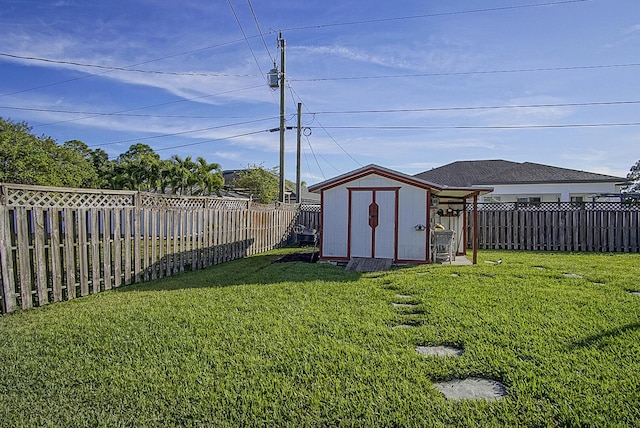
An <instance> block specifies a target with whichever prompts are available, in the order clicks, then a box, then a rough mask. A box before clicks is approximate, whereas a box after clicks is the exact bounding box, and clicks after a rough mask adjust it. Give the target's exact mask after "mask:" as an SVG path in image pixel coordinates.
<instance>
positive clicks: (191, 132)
mask: <svg viewBox="0 0 640 428" xmlns="http://www.w3.org/2000/svg"><path fill="white" fill-rule="evenodd" d="M273 119H274V117H267V118H264V119H256V120H248V121H245V122H237V123H228V124H225V125H218V126H211V127H208V128H200V129H192V130H189V131H180V132H173V133H170V134H160V135H151V136H149V137H139V138H130V139H127V140H120V141H111V142H108V143H98V144H91V145H88V146H87V147H101V146H110V145H113V144H122V143H130V142H133V141H144V140H151V139H155V138H166V137H175V136H176V135H186V134H193V133H196V132H203V131H211V130H212V129H221V128H229V127H232V126H239V125H247V124H249V123H256V122H264V121H266V120H273Z"/></svg>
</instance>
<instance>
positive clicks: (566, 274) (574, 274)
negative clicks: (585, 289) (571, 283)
mask: <svg viewBox="0 0 640 428" xmlns="http://www.w3.org/2000/svg"><path fill="white" fill-rule="evenodd" d="M564 276H566V277H567V278H582V275H578V274H577V273H565V274H564Z"/></svg>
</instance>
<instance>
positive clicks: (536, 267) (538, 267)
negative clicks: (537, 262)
mask: <svg viewBox="0 0 640 428" xmlns="http://www.w3.org/2000/svg"><path fill="white" fill-rule="evenodd" d="M533 268H534V269H538V270H544V268H543V267H542V266H534V267H533Z"/></svg>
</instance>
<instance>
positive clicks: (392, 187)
mask: <svg viewBox="0 0 640 428" xmlns="http://www.w3.org/2000/svg"><path fill="white" fill-rule="evenodd" d="M309 190H310V191H312V192H320V195H321V198H320V200H321V202H320V204H321V205H320V207H321V208H320V221H321V226H320V258H321V259H324V260H336V261H340V260H350V259H351V258H354V257H365V258H383V259H392V260H393V261H394V262H396V263H430V262H431V261H433V258H432V255H433V254H432V253H433V248H432V242H433V239H432V234H433V231H434V229H435V228H436V226H440V224H443V225H445V228H447V229H450V230H452V231H453V232H454V233H453V235H454V237H455V244H454V248H455V254H466V249H467V244H468V242H472V243H473V245H472V248H473V262H474V263H475V262H476V253H477V239H474V237H473V236H472V237H471V239H472V241H469V239H470V238H469V237H468V236H467V228H466V227H465V225H466V224H467V221H468V220H467V216H468V215H469V214H471V215H473V219H475V220H476V221H473V222H472V223H473V228H472V230H473V231H474V232H473V235H474V236H475V235H476V232H475V230H477V228H476V225H477V215H475V213H477V201H478V196H479V195H482V194H486V193H489V192H491V190H492V189H490V188H452V187H447V186H440V185H438V184H435V183H430V182H427V181H424V180H421V179H418V178H416V177H413V176H410V175H406V174H403V173H400V172H397V171H392V170H390V169H386V168H383V167H380V166H377V165H368V166H365V167H363V168H360V169H357V170H355V171H352V172H349V173H347V174H343V175H340V176H338V177H335V178H332V179H330V180H327V181H324V182H322V183H318V184H315V185H313V186H310V187H309ZM469 202H470V203H472V204H473V210H471V211H470V212H468V211H467V204H468V203H469Z"/></svg>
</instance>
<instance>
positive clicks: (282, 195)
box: [278, 32, 287, 202]
mask: <svg viewBox="0 0 640 428" xmlns="http://www.w3.org/2000/svg"><path fill="white" fill-rule="evenodd" d="M278 43H279V45H280V170H279V172H280V198H279V200H280V202H284V199H285V180H284V133H285V131H286V130H287V125H286V123H285V104H284V102H285V83H286V78H285V59H286V58H285V47H286V42H285V40H284V39H283V38H282V32H280V33H279V35H278Z"/></svg>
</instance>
